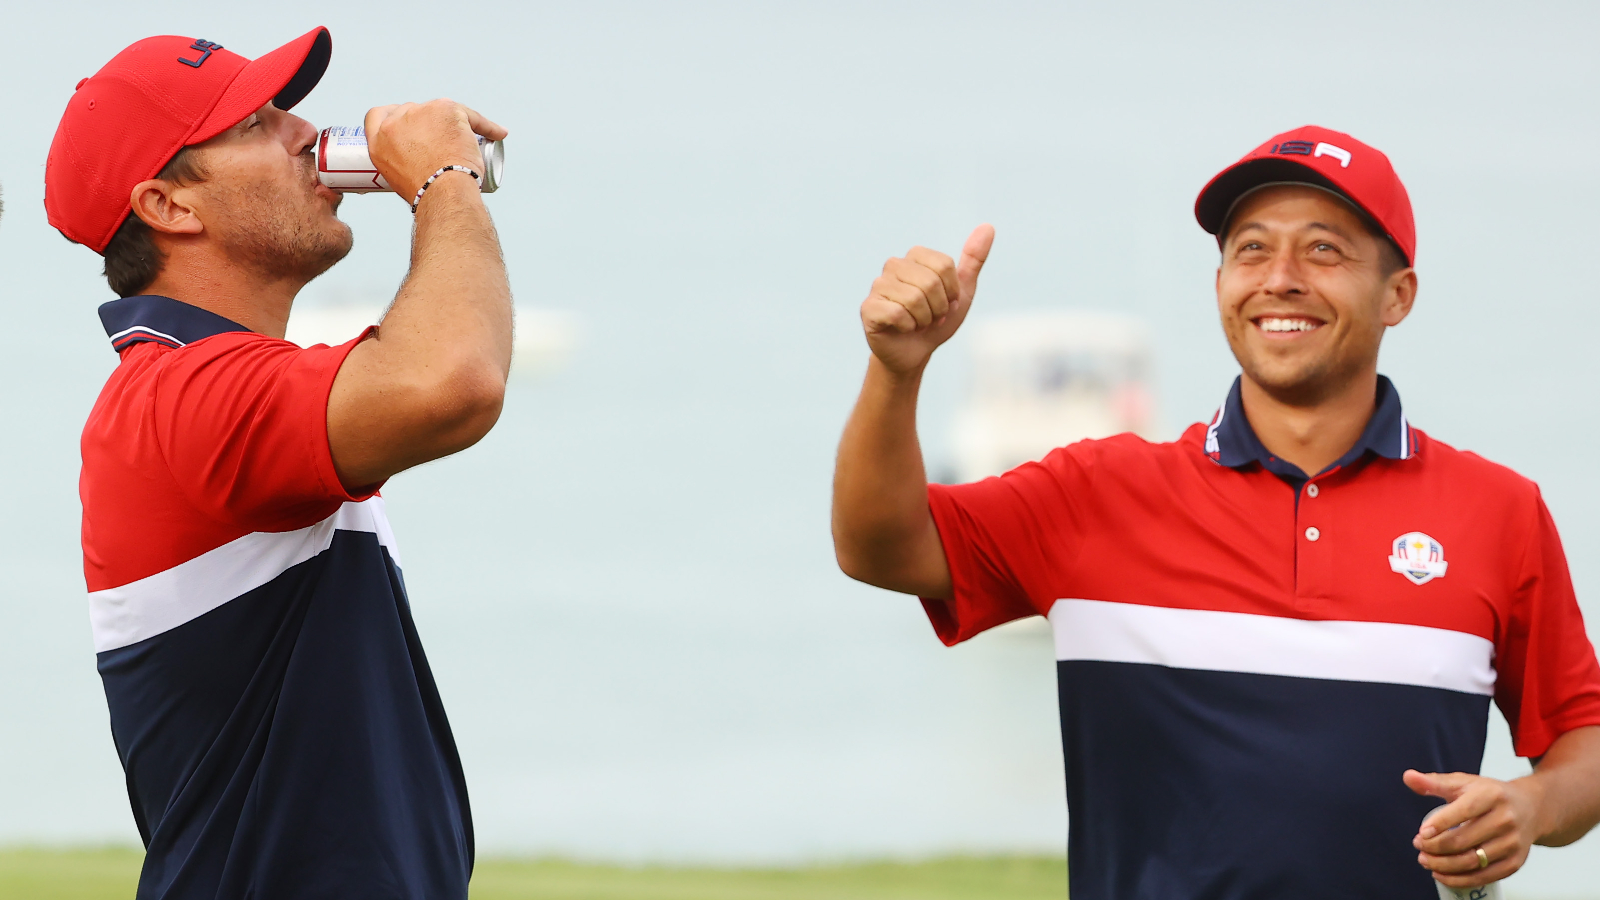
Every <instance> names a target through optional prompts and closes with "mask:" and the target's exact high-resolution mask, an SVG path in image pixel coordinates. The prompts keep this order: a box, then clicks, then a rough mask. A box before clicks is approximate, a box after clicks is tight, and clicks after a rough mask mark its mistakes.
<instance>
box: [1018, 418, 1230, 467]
mask: <svg viewBox="0 0 1600 900" xmlns="http://www.w3.org/2000/svg"><path fill="white" fill-rule="evenodd" d="M1205 428H1206V426H1205V425H1204V424H1200V423H1196V424H1194V425H1191V426H1190V427H1189V428H1187V429H1185V430H1184V432H1183V434H1181V435H1179V436H1178V438H1177V439H1176V440H1171V441H1153V440H1150V439H1149V438H1146V437H1143V436H1141V435H1138V434H1134V433H1132V432H1124V433H1122V434H1114V435H1111V436H1110V437H1103V438H1089V439H1087V440H1082V441H1076V442H1074V443H1071V444H1067V445H1066V446H1064V447H1060V448H1057V449H1056V450H1054V451H1052V452H1051V454H1050V455H1049V456H1047V457H1045V459H1046V460H1050V459H1052V458H1059V457H1061V456H1066V457H1068V458H1071V459H1072V460H1073V461H1075V462H1077V463H1079V464H1081V465H1098V466H1112V467H1115V466H1121V465H1133V466H1138V465H1143V464H1157V465H1160V464H1174V463H1179V462H1189V463H1192V462H1195V461H1199V460H1203V459H1204V458H1205V452H1204V449H1203V448H1204V443H1205Z"/></svg>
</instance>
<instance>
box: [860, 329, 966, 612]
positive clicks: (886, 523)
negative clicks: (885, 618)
mask: <svg viewBox="0 0 1600 900" xmlns="http://www.w3.org/2000/svg"><path fill="white" fill-rule="evenodd" d="M921 382H922V371H921V369H918V370H916V371H914V372H911V373H906V374H897V373H894V372H891V371H890V370H889V369H888V368H887V367H886V366H884V365H883V364H882V363H881V362H880V361H879V360H878V358H877V357H875V356H874V357H869V361H868V363H867V376H866V380H865V383H864V384H863V385H862V388H861V396H860V399H858V400H857V401H856V407H855V410H854V411H853V412H852V413H851V415H850V421H849V422H848V423H847V424H846V425H845V430H844V436H843V438H842V439H841V440H840V442H839V458H838V461H837V465H836V469H835V472H834V482H833V535H834V547H835V551H836V553H837V555H838V558H839V565H840V567H841V568H842V569H843V570H844V571H845V573H846V574H847V575H850V576H851V577H852V578H856V579H858V580H861V581H865V582H867V583H869V584H874V585H877V586H879V587H883V588H887V589H889V590H894V591H901V592H903V593H909V594H920V595H922V596H931V597H941V596H947V595H948V594H949V590H950V577H949V569H948V567H947V566H946V564H945V560H944V554H943V550H942V548H941V547H940V546H939V538H938V531H937V530H936V529H935V527H934V524H933V518H932V516H931V515H930V514H929V512H928V480H927V474H926V472H925V470H924V468H923V461H922V447H921V445H920V443H919V442H918V440H917V395H918V392H919V390H920V387H921Z"/></svg>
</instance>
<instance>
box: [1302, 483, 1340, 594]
mask: <svg viewBox="0 0 1600 900" xmlns="http://www.w3.org/2000/svg"><path fill="white" fill-rule="evenodd" d="M1321 493H1322V488H1321V486H1319V485H1317V484H1316V483H1315V482H1311V483H1308V484H1306V486H1305V487H1304V488H1302V489H1301V493H1300V497H1301V501H1300V502H1299V503H1297V504H1295V506H1296V510H1295V519H1296V524H1295V530H1296V536H1295V542H1294V545H1295V567H1294V569H1295V571H1294V580H1295V595H1296V598H1297V599H1296V601H1295V605H1296V606H1297V607H1299V608H1301V609H1313V608H1316V607H1318V606H1320V605H1321V604H1322V603H1323V602H1325V601H1326V598H1327V594H1328V589H1329V578H1330V576H1331V575H1332V572H1331V567H1332V560H1331V559H1330V558H1329V555H1330V554H1331V552H1332V548H1331V547H1330V546H1329V542H1328V540H1325V538H1327V535H1325V534H1324V533H1323V530H1324V528H1325V526H1327V525H1328V524H1329V523H1328V522H1327V521H1325V520H1326V518H1327V517H1328V516H1329V515H1330V514H1331V512H1332V510H1331V509H1329V508H1328V507H1326V506H1324V505H1323V504H1322V503H1321V502H1318V503H1311V502H1309V501H1311V500H1315V499H1316V498H1317V496H1318V495H1320V494H1321ZM1307 519H1309V520H1311V521H1312V522H1317V523H1318V524H1316V525H1311V524H1308V523H1307V521H1306V520H1307ZM1319 520H1324V521H1319Z"/></svg>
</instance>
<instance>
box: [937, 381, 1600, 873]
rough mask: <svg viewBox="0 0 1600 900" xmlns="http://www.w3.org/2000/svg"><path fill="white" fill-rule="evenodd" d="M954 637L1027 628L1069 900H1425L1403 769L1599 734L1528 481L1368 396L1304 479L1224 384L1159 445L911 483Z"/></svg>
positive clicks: (1449, 764) (1082, 446)
mask: <svg viewBox="0 0 1600 900" xmlns="http://www.w3.org/2000/svg"><path fill="white" fill-rule="evenodd" d="M929 500H930V504H931V507H932V510H933V515H934V520H935V522H936V523H937V525H938V528H939V533H940V536H941V539H942V541H943V544H944V550H945V554H946V556H947V557H948V559H949V562H950V571H951V576H952V578H953V582H954V586H955V589H954V594H953V597H952V598H951V599H950V600H948V601H946V600H924V604H925V606H926V609H927V611H928V614H929V616H930V618H931V619H932V621H933V624H934V627H935V629H936V630H937V632H938V634H939V636H940V638H942V639H943V640H944V641H945V642H946V643H949V644H954V643H956V642H958V641H962V640H966V639H967V638H970V637H972V636H973V635H975V634H978V633H979V632H981V631H984V630H985V629H988V628H993V627H994V626H996V625H999V624H1001V623H1003V622H1007V621H1010V620H1012V619H1017V618H1021V617H1023V616H1030V615H1042V616H1047V617H1048V618H1049V620H1050V624H1051V627H1052V630H1053V632H1054V634H1055V646H1056V659H1057V660H1058V662H1057V675H1058V679H1059V689H1060V701H1061V734H1062V742H1063V746H1064V749H1065V758H1066V770H1067V799H1068V807H1069V819H1070V831H1069V834H1068V849H1069V857H1070V863H1071V865H1070V872H1071V875H1070V877H1071V893H1072V898H1073V900H1184V898H1228V900H1255V898H1260V900H1267V898H1274V900H1277V898H1283V897H1291V896H1292V897H1330V898H1332V897H1362V898H1411V900H1432V898H1434V897H1435V896H1436V894H1435V888H1434V885H1433V882H1432V879H1431V878H1430V876H1429V874H1428V873H1427V872H1426V871H1425V870H1423V869H1422V868H1421V867H1420V866H1418V865H1417V862H1416V851H1415V850H1414V849H1413V848H1412V846H1411V838H1412V837H1413V836H1414V835H1415V834H1416V830H1417V826H1418V825H1419V824H1420V822H1421V820H1422V818H1423V816H1424V815H1425V814H1426V813H1427V812H1428V810H1429V809H1431V808H1432V807H1434V806H1436V805H1437V804H1438V803H1439V801H1438V800H1436V799H1432V798H1426V797H1419V796H1416V795H1415V794H1413V793H1412V792H1411V791H1410V790H1409V789H1408V788H1406V786H1405V785H1404V784H1403V783H1402V782H1401V778H1400V776H1401V773H1402V772H1404V771H1405V770H1406V769H1408V768H1414V769H1419V770H1422V771H1425V772H1427V771H1440V772H1452V771H1465V772H1476V771H1477V770H1478V767H1479V765H1480V763H1481V762H1482V756H1483V748H1484V740H1485V734H1486V730H1487V720H1488V712H1489V702H1490V700H1491V698H1492V699H1493V700H1494V701H1495V702H1496V703H1498V704H1499V706H1500V709H1501V711H1502V712H1503V713H1504V714H1505V717H1506V719H1507V721H1509V722H1510V725H1511V731H1512V734H1513V736H1514V738H1515V742H1516V750H1517V752H1518V753H1519V754H1520V755H1522V756H1529V757H1537V756H1540V755H1542V754H1543V753H1544V752H1545V751H1546V750H1547V749H1548V748H1549V746H1550V744H1551V742H1552V741H1554V740H1555V739H1556V737H1558V736H1559V735H1561V734H1562V733H1563V732H1566V731H1568V730H1570V729H1573V728H1577V727H1580V726H1585V725H1600V666H1597V664H1596V661H1595V655H1594V650H1593V648H1592V647H1591V645H1590V643H1589V640H1588V637H1587V636H1586V634H1585V632H1584V626H1583V620H1582V617H1581V614H1580V613H1579V610H1578V606H1577V602H1576V600H1575V598H1574V596H1573V592H1572V584H1571V581H1570V579H1569V577H1568V574H1567V565H1566V560H1565V558H1564V557H1563V555H1562V550H1561V542H1560V539H1559V538H1558V537H1557V535H1556V528H1555V524H1554V523H1553V522H1552V521H1551V518H1550V514H1549V513H1548V512H1547V511H1546V509H1545V506H1544V503H1543V501H1542V500H1541V499H1540V496H1539V490H1538V488H1537V487H1536V486H1535V485H1534V484H1533V483H1532V482H1530V481H1528V480H1527V479H1525V478H1522V477H1520V476H1518V475H1517V474H1516V473H1514V472H1512V471H1510V470H1509V469H1506V468H1503V467H1501V466H1498V465H1495V464H1493V463H1490V462H1488V461H1486V460H1484V459H1482V458H1481V457H1478V456H1476V455H1474V454H1472V453H1467V452H1463V451H1460V450H1456V449H1455V448H1453V447H1450V446H1448V445H1445V444H1442V443H1440V442H1438V441H1435V440H1433V439H1431V438H1429V437H1428V436H1427V435H1425V434H1423V433H1422V432H1421V431H1418V430H1417V429H1415V428H1412V427H1411V426H1410V425H1409V424H1408V423H1407V422H1406V419H1405V415H1404V414H1403V412H1402V410H1401V406H1400V398H1399V395H1398V394H1397V393H1396V392H1395V389H1394V387H1393V385H1391V384H1390V383H1389V381H1388V379H1386V378H1380V379H1379V388H1378V396H1377V404H1376V406H1375V408H1374V414H1373V416H1372V418H1371V420H1370V421H1369V423H1368V426H1367V428H1366V432H1365V434H1364V435H1363V436H1362V438H1361V440H1360V442H1359V443H1358V444H1357V445H1356V447H1355V448H1353V449H1352V450H1351V451H1350V453H1349V454H1348V455H1347V456H1346V457H1345V458H1343V459H1341V460H1340V461H1339V462H1337V463H1335V464H1334V465H1333V466H1330V467H1329V468H1328V469H1327V470H1326V471H1324V472H1321V473H1318V474H1317V475H1316V476H1315V477H1312V478H1306V477H1305V475H1304V474H1303V473H1300V472H1299V471H1298V469H1295V467H1294V466H1292V465H1290V464H1287V463H1285V462H1283V461H1282V460H1277V459H1274V458H1272V457H1271V456H1270V455H1269V454H1268V453H1267V452H1266V450H1265V449H1264V448H1263V447H1262V445H1261V443H1260V441H1259V440H1258V439H1257V438H1256V435H1255V433H1254V432H1253V431H1252V430H1251V428H1250V425H1249V423H1248V421H1247V420H1246V419H1245V415H1244V410H1243V407H1242V405H1241V403H1240V399H1239V385H1238V382H1235V384H1234V387H1233V390H1232V392H1231V393H1230V394H1229V396H1228V400H1227V402H1226V404H1225V405H1224V406H1223V408H1222V409H1221V410H1220V411H1219V412H1218V413H1217V416H1216V418H1215V419H1214V420H1213V421H1212V422H1211V424H1210V425H1209V426H1207V425H1204V424H1196V425H1194V426H1192V427H1191V428H1189V429H1188V431H1186V432H1185V433H1184V435H1183V436H1182V437H1181V438H1180V439H1178V440H1177V441H1176V442H1173V443H1164V444H1153V443H1148V442H1146V441H1143V440H1140V439H1139V438H1136V437H1133V436H1131V435H1122V436H1118V437H1113V438H1108V439H1106V440H1097V441H1083V442H1081V443H1077V444H1073V445H1071V446H1068V447H1065V448H1062V449H1059V450H1056V451H1054V452H1052V453H1051V454H1049V455H1048V456H1046V457H1045V458H1044V460H1042V461H1041V462H1037V463H1029V464H1026V465H1023V466H1021V467H1019V468H1017V469H1015V470H1013V471H1011V472H1009V473H1007V474H1005V475H1002V476H1000V477H998V478H989V479H986V480H984V481H980V482H977V483H975V484H966V485H957V486H943V485H934V486H932V487H930V489H929Z"/></svg>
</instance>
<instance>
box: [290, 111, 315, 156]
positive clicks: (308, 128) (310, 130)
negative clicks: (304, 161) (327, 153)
mask: <svg viewBox="0 0 1600 900" xmlns="http://www.w3.org/2000/svg"><path fill="white" fill-rule="evenodd" d="M288 126H289V127H288V128H287V130H286V136H287V138H288V141H287V145H288V148H289V153H290V155H292V156H299V155H300V154H302V153H304V152H306V151H307V150H308V149H310V148H312V147H314V146H316V143H317V135H318V134H320V133H321V132H319V131H317V126H315V125H313V124H311V123H310V122H307V121H306V120H305V119H302V118H300V117H299V116H289V117H288Z"/></svg>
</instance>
